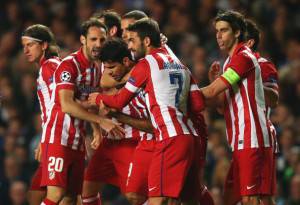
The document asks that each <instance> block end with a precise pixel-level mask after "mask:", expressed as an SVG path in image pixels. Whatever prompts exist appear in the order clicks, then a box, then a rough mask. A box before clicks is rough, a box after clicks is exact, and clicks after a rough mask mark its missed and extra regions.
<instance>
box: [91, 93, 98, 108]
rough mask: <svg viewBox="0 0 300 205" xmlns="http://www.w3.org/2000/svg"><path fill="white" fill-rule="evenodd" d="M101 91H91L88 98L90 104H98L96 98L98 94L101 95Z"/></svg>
mask: <svg viewBox="0 0 300 205" xmlns="http://www.w3.org/2000/svg"><path fill="white" fill-rule="evenodd" d="M99 94H100V93H91V94H89V98H88V104H89V105H90V106H95V105H96V99H97V96H98V95H99Z"/></svg>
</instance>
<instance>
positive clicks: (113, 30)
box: [109, 26, 118, 36]
mask: <svg viewBox="0 0 300 205" xmlns="http://www.w3.org/2000/svg"><path fill="white" fill-rule="evenodd" d="M117 31H118V29H117V27H116V26H113V27H112V28H111V29H109V35H110V36H114V35H115V34H116V33H117Z"/></svg>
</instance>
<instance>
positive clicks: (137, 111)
mask: <svg viewBox="0 0 300 205" xmlns="http://www.w3.org/2000/svg"><path fill="white" fill-rule="evenodd" d="M142 92H143V91H141V92H140V93H139V94H138V95H136V96H135V97H134V98H132V100H131V101H130V103H129V104H128V105H126V106H125V107H123V108H122V110H121V112H122V113H124V114H126V115H129V116H130V117H133V118H140V119H142V118H147V119H148V118H149V115H148V113H147V107H146V103H145V99H144V98H145V97H144V96H143V93H142ZM113 119H114V118H113ZM116 121H117V120H116ZM121 126H122V127H123V128H124V130H125V138H126V139H128V138H132V139H136V140H151V139H153V138H154V136H153V135H152V134H151V133H147V132H144V131H141V130H138V129H136V128H134V127H132V126H130V125H128V124H126V123H125V124H124V123H122V125H121ZM106 137H107V138H109V139H117V140H118V139H119V140H121V139H124V138H121V137H120V138H117V137H116V136H111V135H110V134H107V136H106Z"/></svg>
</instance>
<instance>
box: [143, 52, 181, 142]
mask: <svg viewBox="0 0 300 205" xmlns="http://www.w3.org/2000/svg"><path fill="white" fill-rule="evenodd" d="M146 60H147V61H148V63H149V65H150V68H151V76H152V80H153V82H156V80H155V79H154V76H155V71H156V72H158V71H159V66H158V64H157V61H156V60H155V58H154V57H153V56H152V55H147V56H146ZM161 83H163V82H161ZM162 86H164V85H162ZM159 87H160V86H157V85H153V89H154V95H155V98H156V101H157V103H158V104H159V105H160V106H159V107H160V110H161V115H162V118H163V120H164V123H165V125H166V128H167V131H168V135H169V136H176V135H177V132H176V130H175V126H173V123H172V126H169V123H170V122H172V118H171V116H170V113H169V111H168V106H164V103H163V102H162V101H161V99H160V97H159V96H158V95H157V91H155V90H159ZM173 101H174V105H173V106H174V107H175V100H173Z"/></svg>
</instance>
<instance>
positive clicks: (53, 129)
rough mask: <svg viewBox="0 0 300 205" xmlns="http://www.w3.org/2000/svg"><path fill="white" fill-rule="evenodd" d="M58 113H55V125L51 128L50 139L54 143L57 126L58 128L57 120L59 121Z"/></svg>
mask: <svg viewBox="0 0 300 205" xmlns="http://www.w3.org/2000/svg"><path fill="white" fill-rule="evenodd" d="M57 115H58V114H57V113H56V115H55V120H54V122H53V126H52V129H51V134H50V140H49V143H53V142H54V138H55V128H56V122H57Z"/></svg>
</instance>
